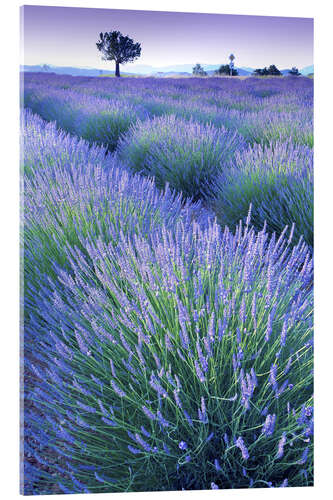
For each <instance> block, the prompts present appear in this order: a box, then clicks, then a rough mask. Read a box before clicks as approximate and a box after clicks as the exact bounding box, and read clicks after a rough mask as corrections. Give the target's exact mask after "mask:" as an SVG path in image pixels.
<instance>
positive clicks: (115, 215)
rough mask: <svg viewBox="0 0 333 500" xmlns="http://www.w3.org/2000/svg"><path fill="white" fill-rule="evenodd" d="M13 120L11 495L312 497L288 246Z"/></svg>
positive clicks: (303, 345)
mask: <svg viewBox="0 0 333 500" xmlns="http://www.w3.org/2000/svg"><path fill="white" fill-rule="evenodd" d="M166 123H168V121H167V120H166ZM182 123H183V122H182ZM22 125H23V132H22V136H23V139H24V141H23V142H24V147H23V152H24V154H23V158H22V160H23V172H24V173H23V175H24V272H25V280H24V288H25V290H24V303H25V305H24V316H25V324H24V341H25V368H26V383H25V415H24V423H25V443H24V451H25V456H26V459H25V493H28V494H41V493H57V492H67V493H75V492H110V491H147V490H173V489H209V488H213V489H216V488H241V487H263V486H264V487H265V486H266V487H280V486H287V485H288V484H289V485H291V486H305V485H311V484H312V482H313V476H312V455H313V450H312V446H313V410H312V391H313V388H312V379H313V375H312V358H313V352H312V350H313V341H312V338H313V337H312V336H313V332H312V308H313V300H312V280H313V274H312V260H311V255H310V253H309V251H308V248H307V246H306V245H305V243H303V242H302V240H300V241H299V243H298V244H297V245H296V246H294V245H292V240H293V237H292V234H287V233H286V231H284V232H283V234H282V235H281V236H280V237H279V238H276V237H275V235H273V236H272V237H271V236H270V235H269V234H268V233H267V232H266V230H265V228H264V229H262V230H261V231H259V232H256V231H254V229H253V228H252V227H251V225H250V217H248V218H247V220H246V221H245V224H242V223H240V224H239V225H238V227H237V229H236V231H235V232H234V233H233V232H231V231H230V230H229V229H228V228H227V227H225V228H223V229H222V227H221V226H220V225H218V224H217V223H216V221H215V219H214V218H213V217H212V216H211V215H210V213H209V212H208V211H206V209H205V208H203V206H202V204H201V201H198V202H196V203H193V202H190V201H186V202H185V203H184V200H183V199H182V195H181V194H176V192H174V191H171V190H170V189H169V188H167V189H165V190H163V191H159V190H158V189H157V188H156V187H155V184H154V183H153V181H152V180H149V179H148V178H147V177H141V176H140V175H139V174H136V175H132V174H131V173H129V171H128V166H127V165H126V164H123V163H121V161H120V158H119V156H114V155H110V154H108V153H107V151H106V149H105V148H100V147H97V146H93V147H89V144H88V143H86V142H85V141H83V140H82V139H78V138H75V137H71V136H69V135H66V134H65V133H64V132H59V131H58V130H57V129H56V126H55V124H53V123H51V124H47V123H46V122H44V121H43V120H42V119H40V118H39V117H37V116H36V115H32V114H31V113H30V112H29V111H25V112H24V114H23V116H22ZM141 126H142V127H144V125H141ZM189 126H190V127H193V128H195V127H199V125H195V124H193V123H191V124H190V125H189ZM200 127H201V125H200ZM200 130H201V129H200ZM205 130H206V129H205ZM207 130H208V129H207ZM210 133H211V134H212V133H213V132H212V131H211V129H209V134H210ZM214 133H215V131H214ZM209 134H208V137H215V136H210V135H209ZM223 134H230V131H223ZM223 137H224V136H223ZM240 140H241V138H240V137H238V136H235V137H234V136H232V138H231V142H232V141H235V142H236V144H237V141H240ZM215 142H216V141H215V140H212V142H211V143H210V146H209V147H210V148H211V147H212V146H213V145H214V144H215ZM228 143H229V141H228ZM194 147H195V146H194ZM279 148H280V147H279ZM279 148H278V151H279V154H282V151H281V150H280V149H279ZM208 149H209V148H208V147H207V150H208ZM254 151H256V150H254ZM302 151H303V150H302ZM214 154H215V153H214ZM247 154H254V152H253V153H251V152H250V153H247ZM272 154H273V153H272ZM258 155H259V158H260V154H259V153H258ZM288 155H289V156H290V158H291V159H293V158H294V156H295V155H296V153H295V152H294V153H291V152H290V150H289V149H288ZM293 155H294V156H293ZM305 156H306V155H305ZM297 165H298V164H297V161H296V163H295V168H296V167H297Z"/></svg>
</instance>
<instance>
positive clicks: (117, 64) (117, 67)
mask: <svg viewBox="0 0 333 500" xmlns="http://www.w3.org/2000/svg"><path fill="white" fill-rule="evenodd" d="M116 76H120V72H119V62H117V61H116Z"/></svg>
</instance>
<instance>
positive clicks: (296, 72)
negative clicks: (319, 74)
mask: <svg viewBox="0 0 333 500" xmlns="http://www.w3.org/2000/svg"><path fill="white" fill-rule="evenodd" d="M289 75H292V76H300V75H301V73H300V72H299V71H298V68H296V67H295V66H293V67H292V68H291V70H290V71H289Z"/></svg>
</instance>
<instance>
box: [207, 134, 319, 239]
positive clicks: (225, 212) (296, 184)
mask: <svg viewBox="0 0 333 500" xmlns="http://www.w3.org/2000/svg"><path fill="white" fill-rule="evenodd" d="M213 191H214V193H215V198H213V200H212V202H211V203H212V206H213V207H214V211H215V213H216V215H217V218H218V220H219V221H220V223H221V224H227V225H229V227H232V228H234V227H236V226H237V224H238V222H239V219H243V220H245V218H246V216H247V212H248V210H249V206H250V204H252V223H253V224H254V225H255V227H256V228H257V229H259V230H260V229H261V228H262V227H263V225H264V223H265V222H266V223H267V229H268V230H269V231H270V232H276V233H277V234H281V233H282V231H283V230H284V228H285V226H286V225H289V227H290V228H291V227H292V226H293V225H294V237H295V240H294V241H297V240H298V239H299V238H300V236H303V238H304V239H305V241H306V242H307V244H308V245H309V246H310V247H312V246H313V152H312V150H311V149H309V148H307V147H306V146H303V147H302V146H294V145H293V143H290V142H287V143H277V144H276V145H275V146H273V147H272V146H271V147H262V146H260V145H255V146H253V147H252V148H250V149H248V150H247V151H243V152H241V153H239V152H237V153H236V155H235V161H234V164H233V166H232V167H231V168H228V169H224V170H223V171H222V172H221V175H220V177H219V178H218V179H217V181H216V185H214V186H213Z"/></svg>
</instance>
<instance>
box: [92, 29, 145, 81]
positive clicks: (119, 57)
mask: <svg viewBox="0 0 333 500" xmlns="http://www.w3.org/2000/svg"><path fill="white" fill-rule="evenodd" d="M99 37H100V39H99V40H98V42H97V43H96V46H97V49H98V50H99V51H100V52H101V53H102V59H103V60H104V61H115V63H116V71H115V75H116V76H120V72H119V65H120V64H124V63H128V62H133V61H135V60H136V59H137V58H138V57H140V55H141V45H140V43H138V42H137V43H135V42H134V40H132V38H130V37H129V36H127V35H126V36H124V35H122V34H121V33H120V31H110V32H109V33H100V35H99Z"/></svg>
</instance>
